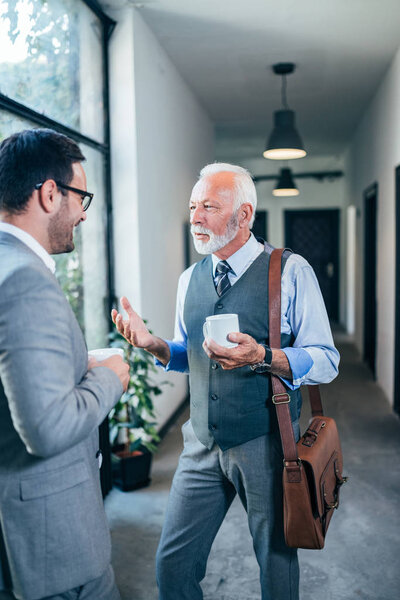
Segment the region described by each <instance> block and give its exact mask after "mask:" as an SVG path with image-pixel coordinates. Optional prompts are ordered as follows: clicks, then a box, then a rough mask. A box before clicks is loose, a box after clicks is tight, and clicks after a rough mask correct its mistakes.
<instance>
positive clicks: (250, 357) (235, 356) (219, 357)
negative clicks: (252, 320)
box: [203, 333, 265, 369]
mask: <svg viewBox="0 0 400 600" xmlns="http://www.w3.org/2000/svg"><path fill="white" fill-rule="evenodd" d="M228 338H229V341H230V342H236V343H237V344H238V346H236V348H225V347H224V346H220V345H219V344H217V343H216V342H214V340H212V339H210V338H206V339H205V340H204V342H203V349H204V352H205V353H206V354H207V356H208V357H209V358H211V359H212V360H215V361H216V362H217V363H219V364H220V365H221V367H222V368H223V369H237V368H238V367H244V366H245V365H253V364H255V363H257V362H260V361H262V360H263V357H264V354H265V351H264V350H263V348H262V347H261V346H259V344H258V343H257V342H256V340H255V339H254V338H252V337H251V336H250V335H247V334H246V333H230V334H229V336H228Z"/></svg>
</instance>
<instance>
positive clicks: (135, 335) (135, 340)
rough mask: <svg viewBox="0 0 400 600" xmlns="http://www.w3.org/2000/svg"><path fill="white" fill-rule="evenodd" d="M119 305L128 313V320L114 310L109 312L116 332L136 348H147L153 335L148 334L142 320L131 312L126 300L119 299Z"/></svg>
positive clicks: (123, 298)
mask: <svg viewBox="0 0 400 600" xmlns="http://www.w3.org/2000/svg"><path fill="white" fill-rule="evenodd" d="M121 305H122V308H123V309H124V310H126V312H127V313H128V319H125V320H124V319H123V317H122V315H121V314H120V313H119V312H117V311H116V310H115V308H113V309H112V311H111V318H112V320H113V323H115V325H116V328H117V331H118V332H119V333H120V334H121V335H123V336H124V338H125V339H126V340H127V341H128V342H129V343H130V344H132V346H135V347H136V348H148V347H149V346H151V344H152V343H153V335H152V334H151V333H150V332H149V330H148V329H147V327H146V325H145V324H144V322H143V319H142V318H141V317H140V316H139V315H138V314H137V313H136V312H135V311H134V310H133V308H132V306H131V305H130V302H129V300H128V298H125V296H123V297H122V298H121Z"/></svg>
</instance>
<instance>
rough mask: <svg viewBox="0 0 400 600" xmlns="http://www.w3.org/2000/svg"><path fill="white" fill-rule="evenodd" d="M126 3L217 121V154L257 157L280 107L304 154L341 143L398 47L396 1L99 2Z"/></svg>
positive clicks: (339, 147) (335, 149)
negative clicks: (284, 67) (283, 74)
mask: <svg viewBox="0 0 400 600" xmlns="http://www.w3.org/2000/svg"><path fill="white" fill-rule="evenodd" d="M124 4H125V5H126V4H129V5H134V6H135V7H136V8H137V10H139V11H140V13H141V15H142V17H143V18H144V20H145V21H146V23H147V24H148V25H149V27H150V28H151V29H152V31H153V32H154V33H155V35H156V37H157V38H158V40H159V41H160V43H161V45H162V46H163V47H164V49H165V50H166V52H167V54H168V55H169V56H170V58H171V60H172V61H173V63H174V64H175V66H176V67H177V69H178V71H179V72H180V73H181V75H182V77H183V78H184V79H185V80H186V82H187V83H188V84H189V86H190V87H191V88H192V90H193V91H194V93H195V94H196V96H197V98H198V100H199V101H200V103H201V104H202V106H203V107H204V108H205V110H206V111H207V113H208V114H209V116H210V117H211V119H212V120H213V121H214V122H215V124H216V131H217V154H218V155H219V157H222V156H224V157H229V158H245V157H249V158H250V157H259V156H260V155H261V153H262V151H263V149H264V144H265V140H266V138H267V137H268V135H269V132H270V130H271V127H272V113H273V111H274V110H276V109H278V108H280V78H279V77H277V76H276V75H274V74H273V72H272V69H271V66H272V65H273V64H274V63H277V62H295V63H296V65H297V68H296V71H295V73H294V74H292V75H289V76H288V80H287V83H288V88H287V90H288V103H289V106H290V108H292V109H294V110H295V111H296V118H297V125H298V130H299V132H300V133H301V136H302V138H303V141H304V144H305V146H306V149H307V150H308V151H309V156H317V155H332V154H333V155H335V154H340V153H341V152H343V150H344V149H345V147H346V145H347V143H348V142H349V140H350V139H351V137H352V135H353V133H354V131H355V128H356V127H357V124H358V122H359V120H360V118H361V116H362V114H363V112H364V110H365V109H366V107H367V105H368V103H369V101H370V100H371V98H372V96H373V94H374V92H375V91H376V89H377V87H378V85H379V83H380V81H381V79H382V77H383V76H384V74H385V72H386V70H387V69H388V67H389V65H390V62H391V60H392V59H393V56H394V54H395V52H396V49H397V48H398V47H399V45H400V1H399V0H300V1H299V0H142V1H140V2H139V1H138V2H136V1H132V0H104V1H103V2H102V5H103V6H104V7H105V9H107V6H121V5H124Z"/></svg>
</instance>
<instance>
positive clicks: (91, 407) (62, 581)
mask: <svg viewBox="0 0 400 600" xmlns="http://www.w3.org/2000/svg"><path fill="white" fill-rule="evenodd" d="M83 160H84V156H83V155H82V153H81V151H80V149H79V147H78V146H77V144H76V143H75V142H74V141H73V140H71V139H69V138H67V137H66V136H64V135H61V134H59V133H56V132H55V131H51V130H47V129H35V130H26V131H22V132H19V133H16V134H15V135H13V136H11V137H9V138H7V139H5V140H4V141H3V142H2V143H1V144H0V590H8V592H7V593H4V594H2V592H0V596H1V597H2V598H4V597H7V598H14V597H16V598H18V599H19V600H36V599H39V598H46V599H47V600H74V599H77V598H80V599H82V600H85V599H87V600H92V599H93V600H94V599H96V600H118V599H119V597H120V596H119V593H118V590H117V588H116V586H115V582H114V574H113V571H112V568H111V565H110V556H111V548H110V535H109V530H108V525H107V521H106V516H105V513H104V508H103V503H102V498H101V491H100V483H99V460H98V459H99V453H98V429H97V428H98V425H99V424H100V423H101V422H102V420H103V419H104V417H105V416H106V415H107V413H108V412H109V411H110V410H111V408H112V406H113V405H114V404H115V403H116V402H117V400H118V399H119V398H120V396H121V394H122V392H123V390H124V389H126V387H127V385H128V381H129V366H128V365H127V364H126V363H125V362H123V360H122V358H121V357H119V356H113V357H111V358H109V359H107V360H104V361H102V362H97V361H95V360H92V361H91V362H90V364H88V354H87V348H86V344H85V341H84V339H83V336H82V332H81V330H80V329H79V325H78V323H77V321H76V319H75V317H74V315H73V313H72V310H71V308H70V306H69V304H68V302H67V300H66V298H65V296H64V294H63V292H62V290H61V288H60V286H59V285H58V283H57V280H56V278H55V277H54V271H55V263H54V260H53V259H52V258H51V256H50V254H59V253H61V252H71V250H73V249H74V241H73V231H74V229H75V227H77V226H78V225H79V224H80V223H82V222H84V221H85V220H86V210H87V208H88V207H89V204H90V202H91V200H92V196H93V194H91V193H90V192H88V191H87V190H86V176H85V172H84V170H83V167H82V165H81V163H82V161H83Z"/></svg>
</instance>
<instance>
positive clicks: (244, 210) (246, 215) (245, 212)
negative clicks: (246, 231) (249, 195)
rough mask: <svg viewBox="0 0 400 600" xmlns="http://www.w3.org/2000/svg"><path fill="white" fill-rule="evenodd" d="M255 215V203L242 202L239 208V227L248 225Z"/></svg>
mask: <svg viewBox="0 0 400 600" xmlns="http://www.w3.org/2000/svg"><path fill="white" fill-rule="evenodd" d="M252 216H253V205H252V204H250V202H246V203H245V204H242V205H241V206H240V208H239V227H246V226H248V224H249V223H250V220H251V217H252Z"/></svg>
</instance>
